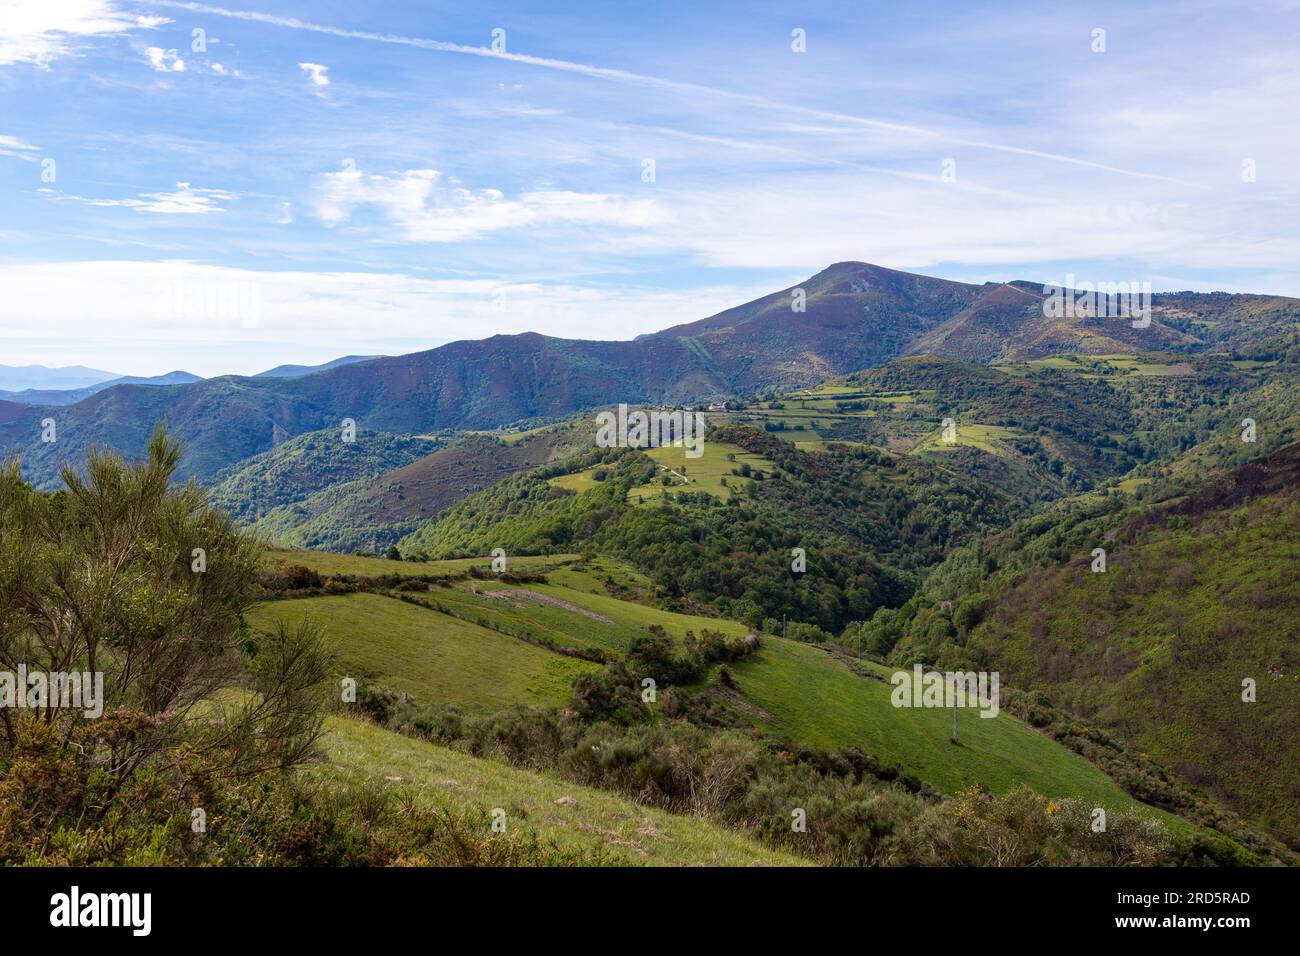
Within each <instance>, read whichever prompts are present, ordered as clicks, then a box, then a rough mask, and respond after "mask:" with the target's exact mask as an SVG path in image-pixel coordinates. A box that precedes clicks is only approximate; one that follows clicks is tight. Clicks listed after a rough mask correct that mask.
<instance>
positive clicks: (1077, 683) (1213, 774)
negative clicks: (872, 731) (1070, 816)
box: [869, 445, 1300, 846]
mask: <svg viewBox="0 0 1300 956" xmlns="http://www.w3.org/2000/svg"><path fill="white" fill-rule="evenodd" d="M1298 480H1300V446H1295V445H1293V446H1290V447H1288V448H1286V449H1283V450H1282V451H1280V452H1276V453H1274V454H1273V455H1270V456H1267V457H1265V458H1262V459H1258V460H1256V461H1254V462H1252V463H1251V464H1248V465H1246V466H1244V467H1242V468H1241V469H1239V470H1237V471H1236V472H1232V473H1230V474H1228V475H1226V476H1223V477H1219V478H1214V479H1211V480H1208V481H1206V482H1203V483H1201V484H1198V485H1194V486H1189V487H1188V488H1186V489H1185V490H1180V489H1179V488H1177V487H1174V486H1173V484H1172V483H1170V482H1168V481H1166V482H1164V483H1163V485H1153V486H1150V488H1149V495H1150V498H1151V499H1152V500H1151V502H1150V503H1148V504H1144V505H1134V504H1133V503H1132V502H1131V500H1129V501H1127V502H1126V501H1125V500H1124V499H1120V498H1111V499H1093V500H1091V501H1080V502H1078V503H1076V504H1074V505H1072V506H1070V507H1068V508H1062V509H1061V510H1060V513H1058V514H1055V515H1051V516H1047V515H1045V516H1040V517H1037V518H1034V519H1028V520H1026V521H1025V522H1022V523H1021V524H1019V525H1016V526H1015V527H1013V528H1012V529H1011V530H1010V531H1009V532H1007V533H1006V534H1004V535H999V536H994V537H992V538H991V539H989V540H988V541H986V542H984V543H982V544H981V545H979V546H978V547H972V548H970V549H966V550H964V551H962V552H961V553H958V554H955V555H954V556H953V557H952V558H951V559H950V560H949V561H948V562H947V563H946V564H945V565H943V566H940V567H939V568H938V569H936V571H935V572H934V574H933V576H932V579H931V581H930V582H929V583H928V584H927V586H926V588H925V589H924V590H923V592H922V593H921V594H920V595H918V597H917V598H916V599H914V601H913V602H910V603H909V605H908V606H905V607H904V608H903V609H902V610H901V611H899V612H898V613H897V614H894V613H893V612H889V613H888V614H882V615H878V619H877V620H876V621H873V622H872V624H873V626H872V627H871V628H869V631H870V633H871V635H872V638H871V639H872V640H880V639H884V640H885V641H886V642H887V643H890V644H891V645H893V642H894V641H896V642H897V643H896V645H893V646H894V650H893V655H894V658H895V659H896V660H898V661H899V662H900V663H907V662H910V661H913V660H921V661H933V662H936V663H938V664H940V665H941V666H950V665H953V664H954V663H956V662H961V661H969V662H974V663H977V664H978V665H979V666H986V667H997V668H999V669H1000V670H1001V671H1003V673H1004V674H1005V675H1006V679H1007V680H1008V682H1011V683H1013V684H1015V685H1016V686H1020V687H1024V688H1027V689H1034V690H1041V691H1043V692H1044V693H1046V694H1047V695H1048V697H1050V699H1051V701H1052V702H1053V703H1054V704H1055V705H1056V706H1058V707H1061V708H1064V709H1066V710H1067V711H1069V712H1070V713H1073V714H1075V715H1078V717H1079V718H1080V719H1084V720H1088V721H1096V722H1097V723H1098V724H1100V725H1101V726H1103V727H1106V728H1109V729H1110V730H1111V731H1112V732H1113V733H1114V734H1115V735H1116V736H1118V737H1119V738H1120V739H1121V740H1124V741H1127V742H1128V743H1130V744H1131V745H1132V746H1133V747H1134V748H1136V749H1138V750H1140V751H1142V752H1143V753H1145V754H1149V755H1150V756H1152V757H1153V758H1155V759H1157V760H1159V761H1160V762H1162V763H1164V764H1166V765H1168V766H1170V767H1172V768H1173V769H1175V770H1176V771H1178V773H1179V774H1180V775H1181V776H1183V777H1184V778H1185V779H1186V780H1188V781H1190V782H1191V783H1193V784H1194V785H1196V786H1199V787H1202V788H1204V789H1205V790H1206V791H1208V792H1209V793H1210V794H1211V795H1212V796H1213V797H1215V798H1216V799H1219V800H1222V801H1224V802H1226V803H1227V804H1228V805H1230V806H1232V807H1234V808H1235V809H1236V810H1237V811H1238V813H1239V814H1240V815H1241V816H1243V817H1245V818H1247V819H1250V820H1253V821H1256V822H1257V823H1258V824H1260V825H1261V826H1263V827H1265V828H1266V829H1268V830H1270V831H1271V832H1273V833H1275V834H1277V835H1278V836H1279V837H1281V838H1283V839H1285V840H1287V841H1288V842H1289V843H1291V845H1293V846H1295V845H1298V841H1300V829H1297V824H1296V821H1297V819H1300V812H1298V811H1300V778H1297V775H1296V774H1297V768H1300V749H1297V747H1298V746H1300V745H1298V744H1297V740H1298V739H1300V725H1298V724H1297V720H1300V717H1298V715H1300V691H1297V687H1298V686H1300V683H1298V682H1300V657H1298V656H1297V651H1296V626H1295V620H1296V616H1297V610H1300V585H1297V581H1298V580H1300V579H1298V578H1297V576H1296V574H1295V572H1294V569H1295V568H1296V567H1298V566H1300V499H1298V498H1297V493H1296V488H1297V484H1298ZM1144 490H1145V489H1144ZM1162 496H1163V500H1162ZM1156 502H1159V503H1156ZM1097 547H1101V548H1104V549H1105V551H1106V561H1107V566H1106V571H1105V573H1094V572H1093V571H1092V569H1091V566H1092V563H1093V557H1092V554H1093V549H1094V548H1097ZM945 600H946V601H949V602H951V603H950V604H949V605H948V606H949V607H950V608H952V610H948V611H944V610H942V609H941V607H940V605H941V604H942V602H944V601H945ZM1246 679H1249V680H1251V681H1253V682H1254V686H1255V689H1256V691H1255V692H1256V695H1257V698H1256V701H1255V702H1254V703H1246V702H1243V700H1242V693H1243V681H1244V680H1246Z"/></svg>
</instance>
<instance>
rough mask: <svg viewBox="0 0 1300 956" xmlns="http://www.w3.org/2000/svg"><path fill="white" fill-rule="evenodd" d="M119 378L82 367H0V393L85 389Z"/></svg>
mask: <svg viewBox="0 0 1300 956" xmlns="http://www.w3.org/2000/svg"><path fill="white" fill-rule="evenodd" d="M114 378H121V375H120V373H118V372H105V371H103V370H101V369H97V368H86V367H85V366H84V365H68V366H65V367H63V368H47V367H45V366H44V365H21V366H18V365H0V392H21V391H24V390H26V389H34V388H40V389H67V388H85V387H86V386H88V385H97V384H98V383H100V382H107V381H109V380H110V379H114Z"/></svg>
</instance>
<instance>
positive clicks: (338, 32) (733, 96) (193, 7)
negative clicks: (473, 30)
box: [158, 0, 1202, 187]
mask: <svg viewBox="0 0 1300 956" xmlns="http://www.w3.org/2000/svg"><path fill="white" fill-rule="evenodd" d="M158 5H159V6H163V7H174V8H177V9H181V10H189V11H191V12H194V13H206V14H210V15H212V16H221V17H230V18H233V19H237V20H246V21H250V22H254V23H265V24H269V25H273V26H279V27H285V28H288V29H293V30H305V31H308V32H312V33H320V34H325V35H328V36H335V37H344V38H348V39H354V40H367V41H371V42H375V43H387V44H395V45H399V46H410V47H416V48H418V49H422V50H431V51H435V52H439V53H456V54H460V55H464V56H476V57H488V58H495V59H501V60H507V61H510V62H513V63H520V64H526V65H529V66H535V67H541V68H543V69H548V70H560V71H563V72H566V73H578V74H581V75H584V76H589V77H593V78H596V79H602V80H609V81H613V82H618V83H632V84H637V85H640V86H649V87H654V88H658V89H663V90H672V91H675V92H679V93H686V94H689V95H693V96H707V97H709V98H722V99H726V100H730V101H732V102H736V103H744V104H746V105H749V106H754V107H758V108H760V109H765V110H779V111H784V112H789V113H792V114H797V115H803V116H808V117H812V118H815V119H819V120H823V121H829V122H833V123H838V124H847V125H851V126H857V127H860V128H866V129H874V130H880V131H884V132H889V133H894V134H899V135H903V136H908V137H912V138H920V139H928V140H934V141H937V142H943V143H947V144H949V145H953V146H965V147H969V148H972V149H980V150H991V151H994V152H1000V153H1008V154H1011V155H1016V156H1025V157H1032V158H1035V159H1041V160H1046V161H1048V162H1053V163H1066V164H1069V165H1074V166H1080V167H1084V168H1088V169H1095V170H1100V171H1104V172H1109V173H1114V174H1116V175H1121V176H1130V177H1134V178H1137V179H1146V180H1152V181H1157V182H1167V183H1176V184H1178V185H1182V186H1192V187H1200V186H1201V185H1202V184H1199V183H1193V182H1188V181H1187V180H1183V179H1178V178H1176V177H1172V176H1168V175H1165V174H1163V173H1153V172H1145V171H1142V170H1134V169H1126V168H1124V167H1121V166H1115V165H1111V164H1109V163H1102V162H1096V161H1094V160H1090V159H1087V158H1083V157H1078V156H1070V155H1066V154H1064V153H1057V152H1050V151H1047V150H1041V149H1033V148H1030V147H1026V146H1014V145H1009V144H1006V143H998V142H993V141H989V140H984V139H972V138H969V137H963V136H957V135H953V134H951V133H948V132H946V131H943V130H939V129H932V128H928V127H923V126H918V125H914V124H909V123H899V122H895V121H892V120H883V119H879V118H876V117H869V116H861V115H857V114H850V113H843V112H838V111H834V110H823V109H815V108H811V107H806V106H801V105H798V104H794V103H786V102H782V101H780V100H776V99H772V98H771V97H768V96H763V95H759V94H755V93H745V92H739V91H735V90H725V89H720V88H718V87H713V86H707V85H704V84H700V83H692V82H686V81H682V80H673V79H669V78H665V77H660V76H653V75H651V74H647V73H637V72H634V71H631V70H622V69H615V68H611V67H603V66H596V65H594V64H589V63H577V62H574V61H572V60H563V59H556V58H554V57H541V56H532V55H529V54H524V53H513V52H509V51H508V50H500V51H498V50H494V49H492V48H491V47H483V46H469V45H466V44H463V43H449V42H447V41H444V40H430V39H425V38H422V37H408V36H400V35H396V34H387V33H371V32H369V31H365V30H349V29H345V28H342V27H333V26H326V25H323V24H319V23H311V22H309V21H306V20H300V19H298V18H296V17H281V16H276V15H274V14H268V13H259V12H256V11H250V10H231V9H228V8H225V7H214V6H209V5H207V4H202V3H189V2H183V0H158Z"/></svg>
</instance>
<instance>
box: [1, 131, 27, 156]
mask: <svg viewBox="0 0 1300 956" xmlns="http://www.w3.org/2000/svg"><path fill="white" fill-rule="evenodd" d="M35 151H36V147H35V146H33V145H32V144H31V143H24V142H23V141H22V140H21V139H18V138H17V137H15V136H3V135H0V156H17V157H19V158H20V159H34V158H35V157H34V156H32V155H31V154H32V153H33V152H35Z"/></svg>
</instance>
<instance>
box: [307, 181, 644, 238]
mask: <svg viewBox="0 0 1300 956" xmlns="http://www.w3.org/2000/svg"><path fill="white" fill-rule="evenodd" d="M315 206H316V214H317V215H318V216H319V217H320V219H321V221H322V222H324V223H325V224H326V225H330V226H334V225H338V224H340V223H342V222H346V221H347V220H348V219H350V218H351V217H352V215H353V212H354V210H356V209H357V208H358V207H361V206H374V207H377V208H378V209H379V210H380V211H381V212H382V213H383V215H384V216H385V217H386V218H387V219H389V220H390V221H392V222H394V223H396V224H397V225H398V226H399V227H400V228H401V232H402V237H403V238H404V239H406V240H408V241H410V242H459V241H461V240H464V239H471V238H474V237H476V236H480V235H485V234H487V233H492V232H499V231H502V230H511V229H521V228H528V227H534V226H544V225H552V224H571V225H606V226H626V227H635V228H644V227H649V226H654V225H659V224H661V223H663V222H665V221H666V220H667V216H666V215H665V214H664V213H663V211H662V210H661V209H660V207H659V205H658V204H657V203H656V202H655V201H654V200H649V199H626V198H624V197H622V196H618V195H612V194H607V193H578V192H569V191H565V190H536V191H532V192H526V193H521V194H520V195H519V198H517V199H507V198H506V197H505V194H504V193H503V192H502V191H501V190H499V189H469V188H467V187H465V186H464V185H462V184H461V183H460V181H459V180H455V179H450V180H449V179H446V178H445V177H444V176H443V174H442V173H440V172H439V171H438V170H436V169H408V170H406V171H404V172H401V173H397V174H395V175H392V176H385V175H382V174H371V175H367V174H364V173H362V172H361V170H360V169H358V168H356V166H355V165H349V166H348V167H347V168H345V169H342V170H340V171H339V172H336V173H325V174H323V175H321V176H319V177H317V183H316V197H315Z"/></svg>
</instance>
